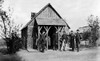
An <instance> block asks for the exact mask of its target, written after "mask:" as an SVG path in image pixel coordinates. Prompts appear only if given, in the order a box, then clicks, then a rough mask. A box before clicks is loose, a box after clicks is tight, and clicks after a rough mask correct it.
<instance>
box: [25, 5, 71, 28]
mask: <svg viewBox="0 0 100 61" xmlns="http://www.w3.org/2000/svg"><path fill="white" fill-rule="evenodd" d="M48 6H49V7H50V8H51V9H53V11H54V12H55V13H56V14H57V15H58V16H59V18H61V19H53V20H54V21H53V20H50V19H48V20H50V21H51V22H52V23H50V21H49V22H48V21H47V20H45V19H42V21H38V22H37V23H38V24H40V25H47V24H48V25H53V24H54V25H55V24H58V25H67V26H68V24H67V23H66V22H65V21H64V20H63V19H62V17H61V16H60V15H59V14H58V13H57V11H56V10H55V9H54V8H53V7H52V6H51V4H50V3H48V4H47V5H46V6H45V7H44V8H42V9H41V10H40V11H39V12H38V13H37V14H35V16H34V17H33V18H32V19H31V20H30V21H29V22H28V23H27V24H26V25H25V27H27V26H28V25H29V24H30V23H31V22H32V21H33V19H36V17H37V16H38V15H39V14H40V13H41V12H42V11H44V10H45V9H46V8H47V7H48ZM37 20H40V19H36V21H37ZM56 21H57V22H56ZM45 22H46V23H47V24H46V23H45ZM25 27H23V29H24V28H25ZM68 28H69V29H70V27H69V26H68Z"/></svg>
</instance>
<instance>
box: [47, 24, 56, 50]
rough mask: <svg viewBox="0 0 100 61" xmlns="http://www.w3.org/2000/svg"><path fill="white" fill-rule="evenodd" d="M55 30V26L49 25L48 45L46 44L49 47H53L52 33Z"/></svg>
mask: <svg viewBox="0 0 100 61" xmlns="http://www.w3.org/2000/svg"><path fill="white" fill-rule="evenodd" d="M55 32H56V28H55V27H54V26H51V28H50V30H49V32H48V36H49V37H50V39H51V40H50V46H48V48H49V49H53V37H52V35H53V34H54V33H55Z"/></svg>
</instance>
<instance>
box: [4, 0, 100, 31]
mask: <svg viewBox="0 0 100 61" xmlns="http://www.w3.org/2000/svg"><path fill="white" fill-rule="evenodd" d="M48 3H51V5H52V6H53V7H54V8H55V10H56V11H57V12H58V13H59V14H60V15H61V16H62V17H63V18H64V19H66V22H67V23H68V25H69V26H70V27H71V29H72V30H76V29H77V28H79V27H82V26H86V25H87V21H86V20H87V18H88V16H89V15H91V14H93V15H95V16H98V17H99V18H100V0H5V2H4V7H5V10H6V9H7V8H8V7H9V6H10V7H11V8H13V9H14V12H13V16H14V19H15V21H16V23H22V24H23V25H25V24H26V23H27V22H28V21H29V20H30V19H31V18H30V15H31V12H38V11H39V10H41V9H42V8H43V7H44V6H45V5H47V4H48Z"/></svg>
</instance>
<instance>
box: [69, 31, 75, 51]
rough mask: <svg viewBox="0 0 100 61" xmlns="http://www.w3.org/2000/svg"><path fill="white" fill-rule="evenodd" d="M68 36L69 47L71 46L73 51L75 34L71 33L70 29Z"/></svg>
mask: <svg viewBox="0 0 100 61" xmlns="http://www.w3.org/2000/svg"><path fill="white" fill-rule="evenodd" d="M69 36H70V47H71V48H72V51H74V48H75V45H74V44H75V43H74V39H75V35H74V33H73V31H71V34H70V35H69Z"/></svg>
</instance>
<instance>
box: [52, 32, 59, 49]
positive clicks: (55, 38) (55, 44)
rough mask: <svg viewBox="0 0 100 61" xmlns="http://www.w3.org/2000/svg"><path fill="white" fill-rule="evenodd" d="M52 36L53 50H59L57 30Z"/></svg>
mask: <svg viewBox="0 0 100 61" xmlns="http://www.w3.org/2000/svg"><path fill="white" fill-rule="evenodd" d="M52 38H53V50H57V48H58V33H57V32H55V33H54V34H53V35H52Z"/></svg>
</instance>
